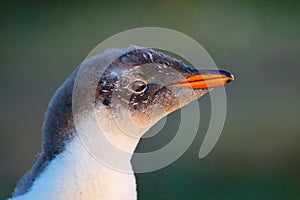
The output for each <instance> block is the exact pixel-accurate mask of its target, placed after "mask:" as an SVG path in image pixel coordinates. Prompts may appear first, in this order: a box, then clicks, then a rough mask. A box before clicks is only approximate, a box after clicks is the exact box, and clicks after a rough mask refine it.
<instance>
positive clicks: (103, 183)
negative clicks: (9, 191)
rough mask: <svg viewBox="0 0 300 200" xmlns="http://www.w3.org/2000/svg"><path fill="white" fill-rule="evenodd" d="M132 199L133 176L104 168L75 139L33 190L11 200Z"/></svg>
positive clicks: (78, 140) (133, 188)
mask: <svg viewBox="0 0 300 200" xmlns="http://www.w3.org/2000/svg"><path fill="white" fill-rule="evenodd" d="M23 199H24V200H41V199H43V200H53V199H55V200H87V199H89V200H117V199H118V200H120V199H123V200H134V199H136V184H135V177H134V174H133V172H132V173H123V172H120V171H116V170H114V169H111V168H109V167H106V166H104V165H103V164H101V163H100V162H98V161H97V160H95V159H94V158H93V157H92V156H91V155H90V154H89V153H88V152H87V151H86V149H85V148H84V146H83V145H82V143H81V141H80V139H79V137H75V138H74V139H73V140H72V141H71V142H70V143H69V144H68V145H67V146H66V149H65V151H64V152H63V153H61V154H59V155H58V156H57V157H56V158H55V159H54V160H52V161H51V163H49V165H48V166H47V167H46V169H45V170H44V171H43V173H42V174H41V175H40V176H39V177H38V178H37V179H36V181H35V182H34V184H33V185H32V188H31V189H30V190H29V191H28V192H27V193H26V194H24V195H21V196H18V197H16V198H14V200H23Z"/></svg>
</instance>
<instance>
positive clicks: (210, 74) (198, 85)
mask: <svg viewBox="0 0 300 200" xmlns="http://www.w3.org/2000/svg"><path fill="white" fill-rule="evenodd" d="M199 72H200V74H196V75H192V76H188V77H186V78H185V79H182V80H180V81H179V82H176V83H173V84H172V85H173V86H180V87H188V88H193V89H208V88H214V87H218V86H222V85H226V84H227V83H230V82H231V81H233V80H234V76H233V75H232V74H231V73H229V72H227V71H225V70H213V69H210V70H203V71H199ZM202 72H203V73H202Z"/></svg>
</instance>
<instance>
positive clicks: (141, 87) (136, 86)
mask: <svg viewBox="0 0 300 200" xmlns="http://www.w3.org/2000/svg"><path fill="white" fill-rule="evenodd" d="M128 88H129V89H131V90H132V91H134V92H136V93H141V92H143V91H145V90H146V88H147V84H146V83H145V82H143V81H133V82H132V83H130V84H129V86H128Z"/></svg>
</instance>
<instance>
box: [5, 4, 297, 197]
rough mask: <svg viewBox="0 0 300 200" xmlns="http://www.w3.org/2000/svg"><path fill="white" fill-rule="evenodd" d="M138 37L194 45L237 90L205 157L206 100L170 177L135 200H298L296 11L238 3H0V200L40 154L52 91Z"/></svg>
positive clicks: (155, 179)
mask: <svg viewBox="0 0 300 200" xmlns="http://www.w3.org/2000/svg"><path fill="white" fill-rule="evenodd" d="M144 26H158V27H166V28H171V29H174V30H177V31H180V32H183V33H185V34H187V35H189V36H191V37H192V38H194V39H195V40H197V41H198V42H199V43H200V44H202V45H203V46H204V48H205V49H206V50H207V51H208V52H209V53H210V55H211V56H212V58H213V59H214V61H215V62H216V64H217V65H218V66H225V67H224V68H226V69H228V70H229V71H231V72H232V73H234V75H235V77H236V80H235V81H234V82H233V83H232V84H230V85H228V87H226V90H227V100H228V107H227V109H228V112H227V119H226V122H225V127H224V130H223V133H222V135H221V138H220V140H219V142H218V143H217V145H216V147H215V148H214V149H213V151H212V152H211V153H210V154H209V155H208V156H207V157H206V158H205V159H201V160H200V159H198V156H197V154H198V151H199V148H200V145H201V143H202V140H203V137H204V133H205V130H206V128H207V124H208V120H209V106H210V103H209V96H206V97H204V98H203V99H201V100H200V101H199V104H200V107H201V111H202V113H204V114H202V113H201V122H200V127H201V128H200V129H199V133H198V136H197V138H196V139H195V141H194V143H193V145H192V146H191V147H190V148H189V150H188V151H187V152H186V153H185V154H184V155H183V156H182V157H181V158H180V159H179V160H177V161H176V162H175V163H173V164H172V165H170V166H168V167H167V168H165V169H162V170H159V171H156V172H152V173H147V174H138V175H137V182H138V184H139V185H138V193H139V199H143V200H146V199H243V200H246V199H300V156H299V153H300V145H299V144H300V124H299V119H300V106H299V100H300V94H299V88H300V81H299V75H300V66H299V56H300V37H299V35H300V2H299V1H286V2H285V1H282V2H280V1H246V0H241V1H222V2H221V1H220V2H218V3H217V2H214V1H157V2H154V1H124V2H119V1H107V2H105V1H103V2H100V1H99V2H90V3H83V1H82V2H81V1H78V2H77V1H66V2H64V3H59V2H58V1H57V2H50V1H49V2H48V3H41V2H39V1H32V2H30V1H27V2H26V3H25V2H23V3H20V2H17V1H9V2H1V3H0V44H1V47H0V90H1V98H0V108H1V112H0V131H1V133H0V162H1V164H0V199H5V198H7V197H9V196H10V194H11V192H12V191H13V188H14V186H15V184H16V182H17V180H18V179H19V178H20V176H21V175H22V174H23V173H24V172H25V171H26V170H28V169H29V168H30V167H31V166H32V164H33V162H34V157H35V155H36V153H37V152H39V151H40V142H41V126H42V121H43V115H44V112H45V110H46V108H47V105H48V102H49V100H50V98H51V97H52V95H53V93H54V92H55V90H56V89H57V88H58V87H59V86H60V84H61V83H62V82H63V81H64V80H65V79H66V78H67V77H68V76H69V75H70V73H71V72H72V71H73V69H74V68H75V67H76V66H77V65H78V64H80V63H81V61H82V60H83V59H84V58H85V56H86V55H87V54H88V53H89V51H90V50H91V49H92V48H94V47H95V46H96V45H97V44H98V43H99V42H101V41H103V40H104V39H106V38H108V37H109V36H112V35H113V34H116V33H119V32H121V31H124V30H127V29H131V28H136V27H144ZM174 42H176V41H174ZM178 115H179V116H180V112H176V113H174V114H172V115H171V116H170V117H169V118H168V121H170V120H171V121H172V120H173V118H174V120H175V121H176V116H178ZM167 131H169V132H170V130H167ZM175 131H176V130H175ZM171 132H172V130H171ZM148 142H149V141H147V140H144V141H142V142H141V144H140V146H139V147H138V148H139V149H138V150H139V151H142V150H143V147H142V146H143V143H145V144H146V143H148ZM145 146H147V145H145ZM148 146H149V145H148Z"/></svg>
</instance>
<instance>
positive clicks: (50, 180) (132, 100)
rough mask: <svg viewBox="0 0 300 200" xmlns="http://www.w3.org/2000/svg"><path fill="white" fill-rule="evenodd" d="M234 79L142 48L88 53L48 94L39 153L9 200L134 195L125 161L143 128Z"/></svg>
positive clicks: (102, 199) (126, 199)
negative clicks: (86, 57)
mask: <svg viewBox="0 0 300 200" xmlns="http://www.w3.org/2000/svg"><path fill="white" fill-rule="evenodd" d="M233 80H234V77H233V75H232V74H231V73H230V72H228V71H225V70H218V69H196V68H193V67H190V66H188V65H186V64H184V63H183V62H182V61H180V60H178V59H176V58H173V57H171V56H168V55H166V54H164V53H161V52H158V51H155V50H152V49H150V48H145V47H137V46H131V47H129V48H126V49H109V50H106V51H105V52H104V53H102V54H100V55H95V56H93V57H91V58H88V59H86V60H85V61H84V62H82V63H81V64H80V65H79V66H78V67H77V68H76V69H75V70H74V72H73V73H72V74H71V75H70V77H69V78H68V79H67V80H66V81H65V82H64V83H63V84H62V86H61V87H60V88H59V89H58V90H57V91H56V93H55V94H54V96H53V98H52V99H51V101H50V103H49V106H48V109H47V111H46V114H45V119H44V123H43V128H42V133H43V139H42V150H41V153H39V155H38V158H37V161H36V162H35V164H34V165H33V167H32V168H31V170H29V171H28V172H27V173H26V174H25V175H24V176H23V177H22V178H21V179H20V181H19V182H18V184H17V186H16V188H15V190H14V192H13V195H12V198H11V200H41V199H43V200H51V199H52V200H53V199H56V200H60V199H61V200H81V199H82V200H83V199H84V200H85V199H89V200H117V199H118V200H120V199H123V200H135V199H137V190H136V181H135V176H134V170H133V169H132V166H131V162H130V161H131V157H132V155H133V153H134V150H135V148H136V146H137V144H138V142H139V140H140V138H141V137H142V136H143V134H144V133H145V132H146V131H147V130H149V129H150V128H151V127H152V126H153V125H154V124H155V123H156V122H157V121H159V120H160V119H161V118H163V117H164V116H166V115H168V114H170V113H172V112H174V111H175V110H177V109H180V108H181V107H183V106H185V105H187V104H188V103H190V102H192V101H194V100H197V99H199V98H200V97H202V96H204V95H205V94H206V93H207V92H209V91H210V90H211V89H213V88H215V87H218V86H223V85H225V84H227V83H229V82H231V81H233ZM90 83H93V84H91V85H89V84H90ZM90 90H91V91H92V92H91V94H92V95H90V96H89V95H88V91H90ZM75 92H76V94H75ZM76 97H79V98H77V100H78V101H79V103H78V102H75V101H74V99H75V98H76ZM81 101H83V102H85V103H81ZM86 102H88V103H86ZM75 103H76V106H75ZM75 110H76V112H75ZM91 116H92V117H91ZM91 118H92V119H91ZM95 121H96V123H95ZM95 137H96V138H95ZM108 144H111V145H108ZM93 148H96V149H93ZM99 152H100V153H99ZM95 155H96V156H95ZM102 157H105V159H104V161H103V159H102ZM106 161H107V162H108V163H109V164H107V163H105V162H106ZM113 165H116V166H118V167H119V168H122V169H124V170H122V169H121V170H118V169H116V167H114V166H113Z"/></svg>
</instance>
